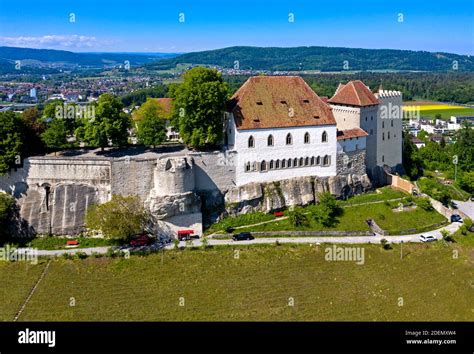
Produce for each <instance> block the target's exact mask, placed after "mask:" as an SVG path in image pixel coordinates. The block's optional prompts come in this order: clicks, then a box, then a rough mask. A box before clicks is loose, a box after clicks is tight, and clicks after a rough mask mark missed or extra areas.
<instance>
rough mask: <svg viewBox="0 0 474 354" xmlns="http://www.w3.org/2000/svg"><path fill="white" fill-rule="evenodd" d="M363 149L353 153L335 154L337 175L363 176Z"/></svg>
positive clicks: (340, 152)
mask: <svg viewBox="0 0 474 354" xmlns="http://www.w3.org/2000/svg"><path fill="white" fill-rule="evenodd" d="M365 173H366V171H365V149H361V150H355V151H339V152H338V154H337V174H338V175H360V176H362V175H364V174H365Z"/></svg>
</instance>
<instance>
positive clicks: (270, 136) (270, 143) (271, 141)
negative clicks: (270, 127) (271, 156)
mask: <svg viewBox="0 0 474 354" xmlns="http://www.w3.org/2000/svg"><path fill="white" fill-rule="evenodd" d="M267 145H268V146H273V135H269V136H268V139H267Z"/></svg>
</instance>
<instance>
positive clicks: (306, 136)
mask: <svg viewBox="0 0 474 354" xmlns="http://www.w3.org/2000/svg"><path fill="white" fill-rule="evenodd" d="M309 141H310V138H309V133H305V134H304V143H305V144H309Z"/></svg>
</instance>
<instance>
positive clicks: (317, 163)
mask: <svg viewBox="0 0 474 354" xmlns="http://www.w3.org/2000/svg"><path fill="white" fill-rule="evenodd" d="M316 165H321V156H318V157H317V158H316Z"/></svg>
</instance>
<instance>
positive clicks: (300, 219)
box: [288, 208, 309, 227]
mask: <svg viewBox="0 0 474 354" xmlns="http://www.w3.org/2000/svg"><path fill="white" fill-rule="evenodd" d="M288 220H289V221H290V225H292V226H293V227H300V226H309V220H308V217H307V215H305V213H304V212H303V210H302V209H301V208H295V209H294V210H292V211H290V212H288Z"/></svg>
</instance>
